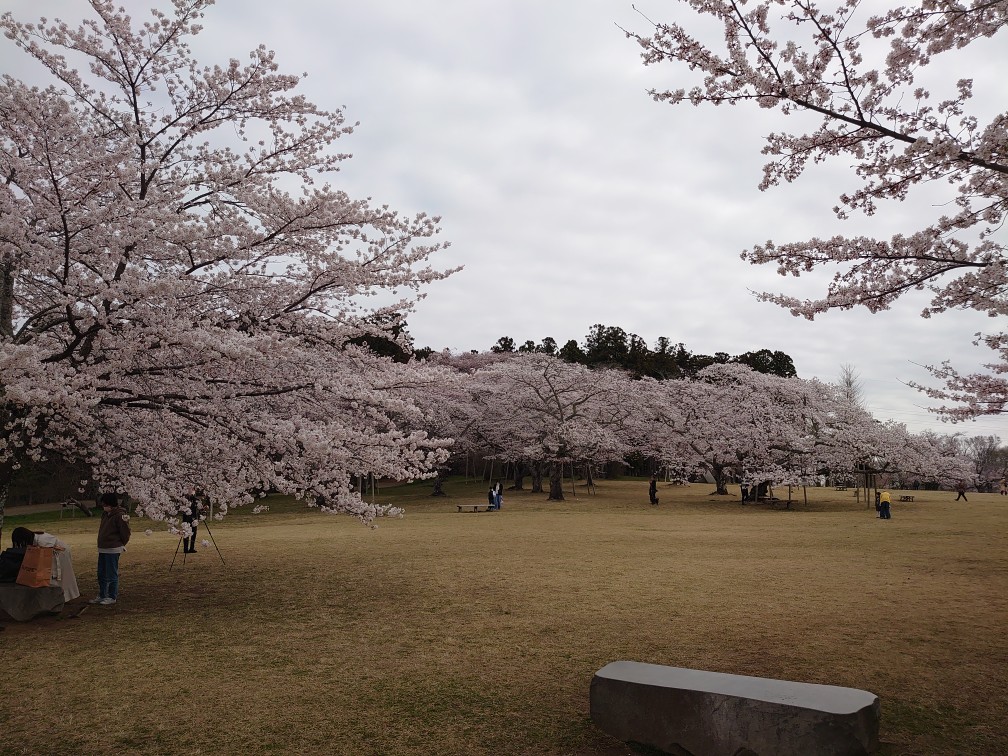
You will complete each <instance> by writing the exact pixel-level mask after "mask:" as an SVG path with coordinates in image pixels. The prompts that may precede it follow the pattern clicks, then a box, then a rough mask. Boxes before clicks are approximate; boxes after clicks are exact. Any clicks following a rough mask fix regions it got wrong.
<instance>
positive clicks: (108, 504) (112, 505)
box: [90, 492, 130, 606]
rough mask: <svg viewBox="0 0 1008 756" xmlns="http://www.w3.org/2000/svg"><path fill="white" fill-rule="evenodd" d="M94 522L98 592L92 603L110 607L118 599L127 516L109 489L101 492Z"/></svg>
mask: <svg viewBox="0 0 1008 756" xmlns="http://www.w3.org/2000/svg"><path fill="white" fill-rule="evenodd" d="M101 505H102V517H101V523H100V524H99V525H98V595H97V596H95V597H94V598H93V599H91V601H90V603H92V604H102V605H104V606H110V605H112V604H114V603H115V602H116V600H117V599H118V598H119V555H120V554H122V553H123V552H124V551H126V544H127V543H129V539H130V526H129V515H128V514H126V511H125V510H124V509H122V508H121V507H120V506H119V501H118V499H117V498H116V495H115V494H114V493H112V492H109V493H106V494H102V497H101Z"/></svg>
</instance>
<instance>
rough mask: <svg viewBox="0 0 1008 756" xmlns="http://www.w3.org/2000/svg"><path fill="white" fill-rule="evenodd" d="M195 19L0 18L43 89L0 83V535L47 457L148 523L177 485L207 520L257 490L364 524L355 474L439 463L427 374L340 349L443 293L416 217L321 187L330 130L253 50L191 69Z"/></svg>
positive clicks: (345, 131) (192, 14)
mask: <svg viewBox="0 0 1008 756" xmlns="http://www.w3.org/2000/svg"><path fill="white" fill-rule="evenodd" d="M210 3H211V0H175V1H174V3H173V6H174V7H173V12H172V13H163V12H161V11H159V10H154V11H152V12H151V18H150V20H148V21H147V22H145V23H142V24H137V23H135V22H134V21H133V19H131V18H130V17H129V16H128V15H126V13H125V11H124V10H122V9H117V8H116V7H115V6H114V5H113V3H112V2H108V1H107V0H91V3H90V4H91V9H92V11H93V16H92V17H91V18H89V19H88V20H86V21H85V22H84V24H83V25H81V26H80V27H79V28H76V29H75V28H71V27H70V26H69V25H68V24H66V23H63V22H61V21H53V22H47V21H45V20H44V19H43V20H42V21H41V22H40V23H38V24H30V23H22V22H20V21H17V20H15V19H14V18H12V17H11V15H10V14H5V15H4V16H3V17H2V18H0V27H2V29H3V31H4V33H5V35H6V37H7V39H8V40H9V43H11V44H14V45H16V46H17V47H18V48H20V50H21V51H22V52H23V53H24V54H25V55H26V56H27V59H33V60H34V61H36V62H37V63H38V64H41V68H42V70H44V71H45V72H46V73H47V74H48V76H50V78H51V81H52V83H51V84H50V85H48V86H44V87H34V86H28V85H27V84H25V83H23V82H21V81H18V80H16V79H14V78H12V77H10V76H4V77H3V78H2V80H0V175H2V177H3V181H4V184H3V189H2V191H0V274H2V277H0V281H2V285H0V376H2V378H0V426H2V430H3V432H2V434H0V524H2V512H3V505H4V502H5V500H6V497H7V482H8V481H9V480H10V477H11V475H12V474H13V473H14V472H15V471H16V470H17V469H18V468H19V466H20V465H21V464H22V463H23V462H25V461H26V460H38V459H42V458H45V456H46V455H47V454H56V455H59V456H61V457H63V458H65V459H80V460H83V461H84V462H85V463H86V464H87V466H88V468H89V469H90V470H91V471H92V477H93V478H94V479H95V480H96V481H97V482H99V483H100V484H101V485H103V486H109V487H114V488H117V489H119V490H121V491H124V492H128V493H129V494H130V495H131V496H133V497H134V498H135V499H136V500H137V501H138V502H139V505H140V509H141V510H142V511H143V512H144V513H146V514H148V515H150V516H151V517H154V518H156V519H157V518H165V517H168V518H170V517H172V516H173V515H174V514H175V513H176V511H177V508H178V503H179V502H180V501H181V500H182V499H183V497H184V495H185V493H187V492H188V490H190V489H191V488H193V487H197V488H200V489H202V490H203V491H205V492H206V493H207V495H208V496H209V497H210V499H211V500H212V501H215V502H216V503H217V504H218V509H217V511H218V512H226V511H227V507H229V506H233V505H235V504H238V503H242V502H247V501H251V500H252V498H253V497H254V496H255V494H256V493H257V492H263V491H267V490H278V491H281V492H288V493H291V494H295V495H298V496H302V497H305V498H307V499H308V500H310V501H314V502H320V503H323V504H324V505H325V506H327V507H328V508H330V509H332V510H334V511H351V512H353V513H355V514H357V515H358V516H360V517H362V518H363V519H365V520H370V519H371V518H373V517H374V516H376V515H377V514H382V513H383V511H384V510H382V508H380V507H379V508H375V507H371V506H370V505H366V504H364V503H363V502H362V501H361V499H360V496H359V492H357V491H355V490H354V489H353V486H352V484H351V481H352V479H353V477H354V476H356V475H361V474H366V473H375V474H379V475H388V476H392V477H396V478H400V479H408V478H415V477H419V476H424V475H428V474H429V473H430V471H431V470H432V469H433V468H435V467H436V466H437V464H439V463H440V462H441V461H443V460H444V459H445V458H446V456H447V450H446V449H445V446H446V442H443V441H437V440H433V439H431V438H430V437H429V436H428V434H427V433H425V432H424V431H423V430H422V428H423V427H424V425H425V424H426V421H427V419H426V417H425V413H424V410H423V409H422V408H421V407H420V406H419V405H418V404H417V402H415V401H413V400H412V399H411V393H412V392H413V391H414V390H415V389H416V387H417V384H423V383H424V382H425V381H426V380H427V378H424V377H423V376H421V375H419V374H418V372H417V369H416V366H415V365H409V366H405V365H395V364H394V363H392V362H391V361H390V360H388V359H382V358H378V357H377V356H375V355H373V354H371V353H369V352H368V351H367V350H366V349H363V348H359V347H356V346H354V345H353V344H352V343H351V342H352V341H354V340H359V339H360V338H361V337H362V336H366V335H367V334H369V333H372V334H373V333H374V332H375V330H376V325H375V324H376V323H382V322H399V320H398V316H400V315H401V314H402V313H404V312H407V311H408V310H409V308H410V307H411V303H412V301H413V300H414V298H415V293H416V292H418V291H419V290H420V289H421V288H422V287H423V286H424V285H426V284H428V283H430V282H432V281H436V280H438V279H440V278H443V277H444V276H445V275H447V272H443V271H438V270H435V269H433V268H432V267H431V266H430V264H429V262H428V259H429V257H430V256H431V255H432V254H433V253H434V252H436V251H437V250H438V249H439V248H440V247H441V246H443V244H441V243H438V242H436V241H434V239H433V237H435V235H436V234H437V233H438V222H439V221H438V219H437V218H434V217H428V216H427V215H425V214H419V215H415V216H413V217H407V216H403V215H400V214H399V213H397V212H395V211H393V210H392V209H390V208H389V207H388V206H385V205H378V206H374V205H372V204H371V203H370V201H368V200H361V199H354V198H352V197H350V196H348V195H347V194H346V193H344V192H342V191H340V190H338V189H337V188H335V187H334V186H332V185H331V184H330V183H328V181H329V180H330V177H331V176H332V175H333V173H334V172H335V171H336V170H337V169H338V167H339V164H340V163H341V162H342V161H343V160H345V159H346V158H347V157H349V156H348V155H347V154H345V153H343V152H340V151H337V150H336V149H335V144H336V142H337V140H339V139H341V138H344V137H346V136H347V135H349V134H350V133H351V132H352V126H350V125H349V124H347V123H346V122H345V119H344V116H343V114H342V112H340V111H338V110H337V111H326V110H322V109H320V108H318V107H316V106H315V105H313V104H312V103H310V102H309V101H307V100H306V99H305V98H304V96H303V95H301V94H298V93H297V87H298V83H299V77H297V76H289V75H284V74H281V73H279V72H278V66H277V64H276V63H275V61H274V55H273V53H272V52H270V51H269V50H267V49H266V48H265V47H262V46H260V47H258V48H257V49H255V50H253V51H252V52H251V53H250V54H249V59H248V62H246V63H242V62H240V61H239V60H236V59H232V60H230V61H228V62H227V63H226V64H224V65H214V66H202V65H200V64H199V63H198V62H197V61H196V60H195V59H194V58H193V55H192V53H191V51H190V49H189V46H188V40H189V39H191V38H192V37H193V36H194V35H196V34H197V33H198V32H199V31H200V26H199V19H200V17H201V15H202V12H203V10H204V9H205V8H206V7H207V6H208V5H210ZM75 65H76V66H78V67H79V68H75V67H74V66H75ZM381 293H384V294H383V299H382V300H381V301H383V302H384V303H385V304H384V305H382V306H369V305H368V303H367V298H368V297H370V296H373V295H375V294H381ZM385 336H386V337H387V338H391V339H395V338H397V337H396V336H395V334H394V333H389V334H385Z"/></svg>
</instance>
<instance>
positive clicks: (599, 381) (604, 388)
mask: <svg viewBox="0 0 1008 756" xmlns="http://www.w3.org/2000/svg"><path fill="white" fill-rule="evenodd" d="M472 381H473V393H474V400H475V401H476V402H477V404H478V407H479V408H480V409H479V410H478V418H477V419H476V420H475V422H474V423H473V425H472V430H471V432H473V433H475V434H477V435H478V436H479V437H480V438H481V439H482V440H483V442H484V443H485V444H486V445H487V446H488V447H489V448H491V449H493V450H494V456H496V457H497V458H499V459H505V460H508V461H520V460H530V461H532V462H544V463H547V464H549V466H550V491H549V498H550V499H553V500H563V498H564V494H563V465H564V464H568V463H571V462H583V461H592V462H608V461H613V460H622V459H623V457H624V456H625V454H626V453H627V452H628V451H629V450H630V448H629V445H628V443H627V437H626V435H625V431H626V428H627V424H628V419H629V417H630V416H631V414H632V413H633V411H634V407H635V403H634V397H635V396H636V392H635V391H634V386H633V385H632V383H631V381H630V379H629V378H628V377H627V376H626V374H624V373H622V372H620V371H617V370H595V371H593V370H590V369H589V368H587V367H585V366H584V365H577V364H572V363H569V362H566V361H564V360H562V359H559V358H557V357H554V356H552V355H547V354H528V353H519V354H516V355H515V356H514V357H513V358H511V359H508V360H504V361H500V362H497V363H496V364H493V365H490V366H489V367H486V368H483V369H480V370H477V371H476V372H475V373H473V375H472Z"/></svg>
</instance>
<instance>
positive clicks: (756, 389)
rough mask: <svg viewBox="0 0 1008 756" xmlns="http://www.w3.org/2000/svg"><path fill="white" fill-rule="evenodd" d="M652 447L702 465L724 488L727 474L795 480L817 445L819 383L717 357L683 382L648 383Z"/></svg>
mask: <svg viewBox="0 0 1008 756" xmlns="http://www.w3.org/2000/svg"><path fill="white" fill-rule="evenodd" d="M647 396H648V405H649V408H648V416H649V418H650V421H651V423H652V424H653V429H652V431H651V432H650V433H649V434H648V437H649V438H650V439H651V442H650V445H651V449H650V451H652V452H653V453H656V454H658V455H659V456H660V457H661V458H662V460H663V461H664V462H665V463H666V464H670V465H672V466H674V467H681V466H685V467H687V468H699V469H701V470H703V471H705V472H708V473H710V475H711V476H712V477H713V478H714V484H715V493H717V494H722V495H725V494H727V493H728V489H727V482H728V477H729V475H734V476H735V477H737V478H739V479H740V480H741V481H742V482H745V483H758V482H761V481H765V480H774V481H779V480H785V479H787V480H797V479H798V477H799V473H798V471H799V470H800V469H814V465H813V464H811V463H810V462H808V460H807V459H803V460H801V461H800V462H799V461H798V459H799V458H800V457H802V455H807V454H808V453H810V452H811V451H812V449H813V448H814V446H815V437H814V433H813V429H814V428H815V426H816V424H819V425H821V424H823V423H824V422H825V421H824V416H825V413H826V411H827V410H826V407H825V406H824V405H823V402H822V397H823V391H822V390H821V384H819V383H818V382H809V381H804V380H802V379H799V378H781V377H779V376H774V375H767V374H764V373H759V372H756V371H754V370H753V369H751V368H749V367H748V366H745V365H741V364H716V365H711V366H709V367H706V368H704V369H703V370H701V371H700V372H699V373H697V375H696V376H695V377H694V378H693V379H690V380H686V381H661V382H657V381H656V382H652V383H651V384H649V389H648V391H647Z"/></svg>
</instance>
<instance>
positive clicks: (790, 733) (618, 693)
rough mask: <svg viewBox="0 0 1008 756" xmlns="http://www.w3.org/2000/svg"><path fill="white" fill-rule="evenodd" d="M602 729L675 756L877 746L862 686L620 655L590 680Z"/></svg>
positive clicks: (873, 705) (871, 708)
mask: <svg viewBox="0 0 1008 756" xmlns="http://www.w3.org/2000/svg"><path fill="white" fill-rule="evenodd" d="M590 699H591V718H592V721H593V722H595V724H596V726H598V727H599V728H600V729H601V730H603V731H604V732H606V733H608V734H610V735H612V736H613V737H616V738H618V739H620V740H623V741H627V742H635V743H640V744H643V745H647V746H651V747H653V748H658V749H660V750H662V751H665V752H668V753H672V754H677V755H678V756H701V754H702V755H703V756H720V755H721V754H723V755H724V756H789V755H793V756H807V755H808V754H817V756H846V755H847V754H851V755H853V754H869V753H872V752H873V751H874V750H875V749H876V748H878V730H879V711H880V706H879V700H878V697H877V696H876V695H875V694H873V693H869V692H868V691H864V690H857V689H854V688H840V687H836V686H833V685H813V684H809V683H800V682H788V681H786V680H771V679H767V678H763V677H745V676H742V675H729V674H723V673H720V672H704V671H702V670H698V669H684V668H682V667H665V666H661V665H658V664H642V663H639V662H632V661H617V662H612V663H611V664H607V665H606V666H604V667H603V668H602V669H600V670H599V671H598V672H596V673H595V677H594V678H593V679H592V682H591V694H590Z"/></svg>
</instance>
